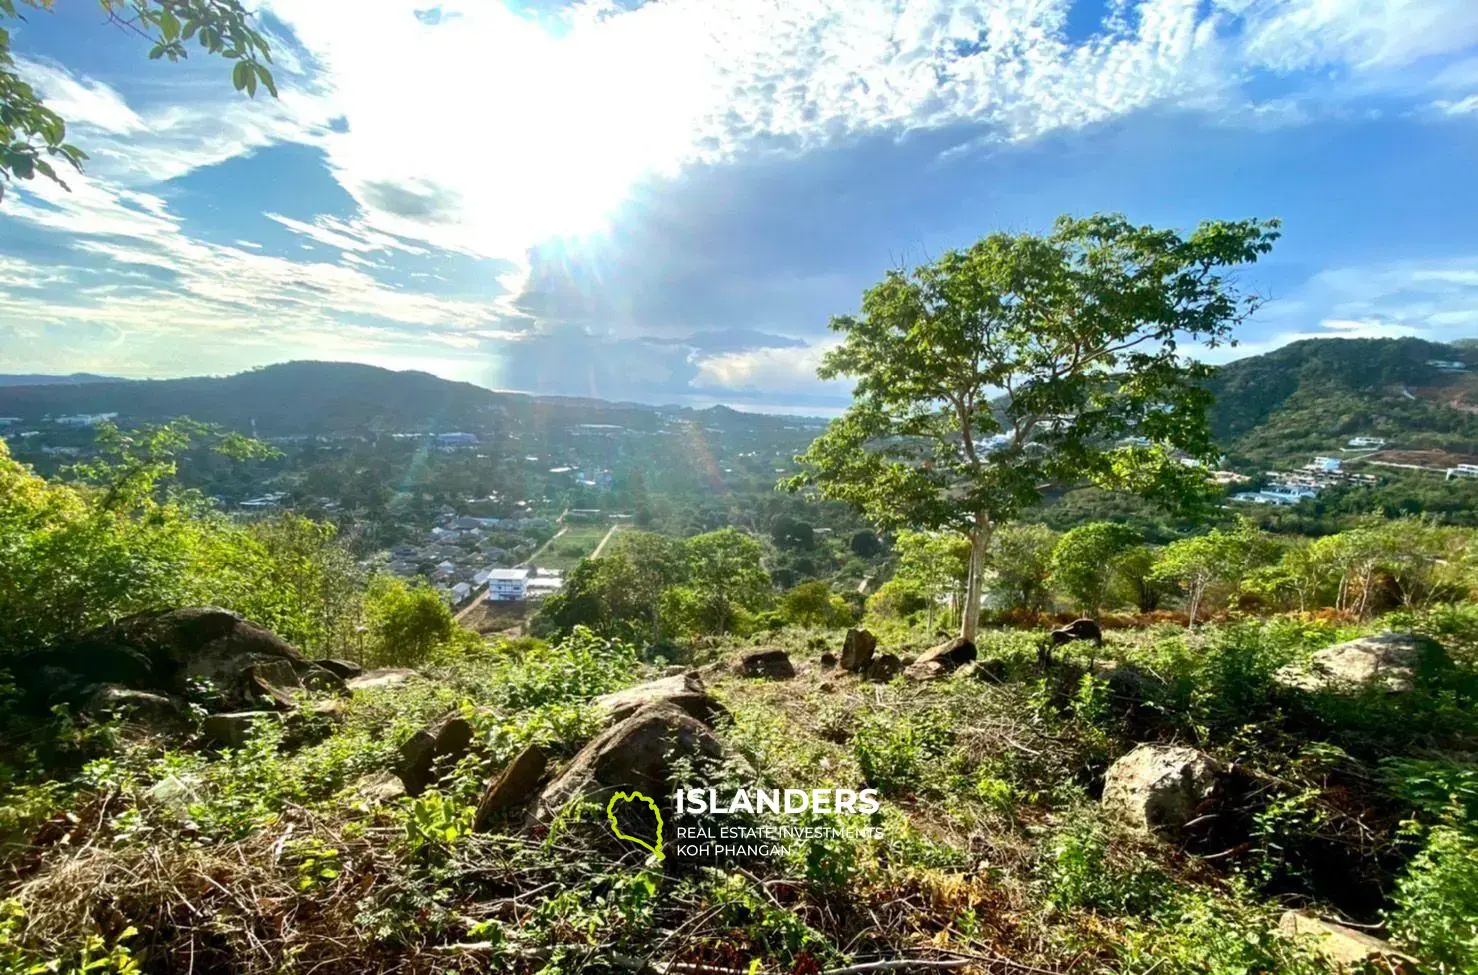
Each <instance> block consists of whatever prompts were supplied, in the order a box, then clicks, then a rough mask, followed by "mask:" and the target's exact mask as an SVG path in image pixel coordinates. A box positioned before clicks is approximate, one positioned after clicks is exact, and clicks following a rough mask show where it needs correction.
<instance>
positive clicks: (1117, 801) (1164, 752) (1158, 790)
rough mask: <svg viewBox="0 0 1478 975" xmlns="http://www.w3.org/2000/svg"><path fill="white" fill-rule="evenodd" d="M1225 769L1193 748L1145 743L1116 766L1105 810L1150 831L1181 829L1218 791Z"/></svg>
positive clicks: (1111, 770) (1105, 795) (1106, 792)
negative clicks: (1222, 772) (1222, 769)
mask: <svg viewBox="0 0 1478 975" xmlns="http://www.w3.org/2000/svg"><path fill="white" fill-rule="evenodd" d="M1220 776H1221V767H1220V766H1219V765H1217V763H1216V762H1215V761H1214V760H1213V759H1212V758H1211V757H1210V756H1208V755H1206V754H1204V753H1202V752H1199V751H1197V750H1196V749H1194V748H1184V747H1181V746H1176V745H1152V744H1144V745H1140V746H1138V747H1137V748H1135V749H1134V750H1133V751H1132V752H1130V753H1129V754H1127V755H1124V756H1122V757H1120V758H1119V759H1118V761H1116V762H1114V764H1113V765H1112V766H1111V767H1110V768H1109V770H1108V775H1107V776H1106V777H1105V779H1104V783H1103V808H1104V809H1105V810H1106V811H1108V812H1109V813H1110V814H1112V815H1114V816H1115V817H1117V818H1118V819H1120V820H1121V821H1123V822H1124V823H1125V824H1127V825H1129V826H1131V827H1133V828H1135V829H1138V830H1142V831H1145V832H1153V831H1156V830H1176V829H1179V828H1180V827H1182V826H1184V825H1185V824H1186V823H1188V822H1190V821H1191V820H1192V819H1194V818H1195V817H1196V815H1197V814H1198V811H1199V809H1200V807H1201V805H1202V804H1203V803H1204V802H1206V801H1207V800H1208V799H1210V798H1211V797H1212V796H1213V795H1214V794H1215V792H1216V787H1217V783H1218V781H1219V779H1220Z"/></svg>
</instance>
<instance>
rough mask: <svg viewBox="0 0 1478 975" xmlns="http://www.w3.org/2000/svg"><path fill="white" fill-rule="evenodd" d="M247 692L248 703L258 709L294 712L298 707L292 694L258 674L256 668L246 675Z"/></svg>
mask: <svg viewBox="0 0 1478 975" xmlns="http://www.w3.org/2000/svg"><path fill="white" fill-rule="evenodd" d="M246 690H247V702H248V703H249V704H252V705H255V706H256V707H260V708H270V709H272V710H274V711H292V710H294V709H296V708H297V706H298V702H296V701H294V700H293V697H292V695H291V694H289V693H288V692H287V691H285V690H283V689H282V688H281V687H279V686H277V685H276V684H274V683H272V681H270V680H268V679H267V678H265V677H263V676H262V675H261V674H259V673H257V672H256V668H255V667H252V668H251V671H250V672H249V673H248V674H247V675H246Z"/></svg>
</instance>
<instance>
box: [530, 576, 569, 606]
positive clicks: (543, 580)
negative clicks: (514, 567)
mask: <svg viewBox="0 0 1478 975" xmlns="http://www.w3.org/2000/svg"><path fill="white" fill-rule="evenodd" d="M564 584H565V579H564V573H563V572H561V571H559V570H558V569H536V570H535V571H534V574H533V575H532V576H530V577H529V585H528V597H529V598H530V599H543V598H544V597H545V596H548V595H550V594H551V593H556V592H559V591H560V589H562V588H564Z"/></svg>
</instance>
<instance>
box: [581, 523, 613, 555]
mask: <svg viewBox="0 0 1478 975" xmlns="http://www.w3.org/2000/svg"><path fill="white" fill-rule="evenodd" d="M620 527H621V525H620V524H619V523H617V524H614V525H612V526H611V530H610V531H608V532H606V536H605V538H602V539H601V540H600V544H599V545H597V546H596V547H595V551H594V552H591V553H590V554H589V555H587V556H586V558H589V559H598V558H600V553H601V552H602V551H604V550H605V547H606V542H609V541H610V540H611V536H612V535H614V534H616V529H617V528H620Z"/></svg>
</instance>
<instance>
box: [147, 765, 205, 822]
mask: <svg viewBox="0 0 1478 975" xmlns="http://www.w3.org/2000/svg"><path fill="white" fill-rule="evenodd" d="M199 790H200V779H199V778H198V777H196V776H193V775H166V776H165V777H164V778H162V779H160V780H159V781H158V782H156V783H154V784H153V785H152V786H150V788H149V791H148V792H146V793H144V795H145V796H146V797H148V799H149V801H150V802H153V803H156V804H157V805H160V806H163V807H165V808H166V809H169V810H170V811H171V812H175V813H178V814H180V815H184V814H185V813H186V812H188V811H189V808H190V806H191V804H193V803H196V802H198V801H199V800H200V794H199Z"/></svg>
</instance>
